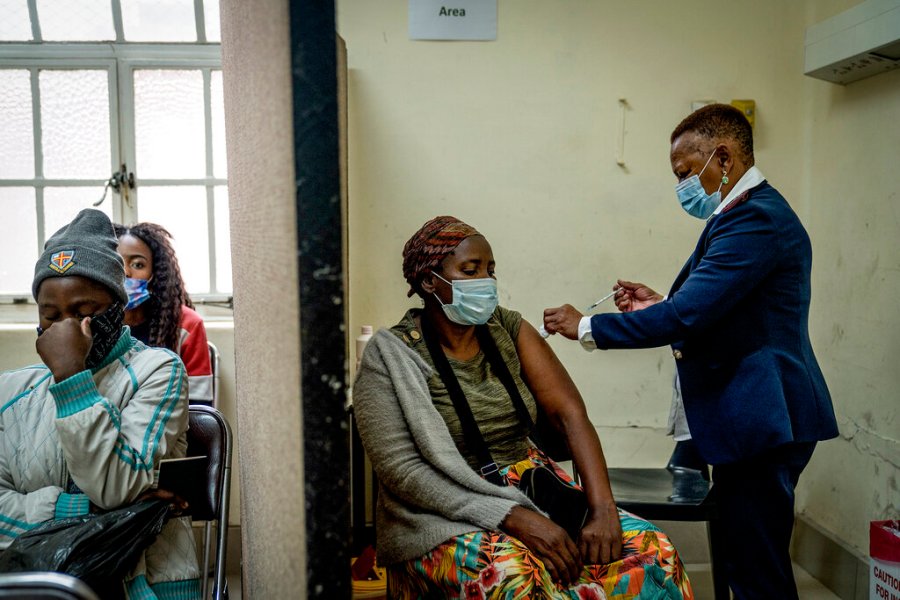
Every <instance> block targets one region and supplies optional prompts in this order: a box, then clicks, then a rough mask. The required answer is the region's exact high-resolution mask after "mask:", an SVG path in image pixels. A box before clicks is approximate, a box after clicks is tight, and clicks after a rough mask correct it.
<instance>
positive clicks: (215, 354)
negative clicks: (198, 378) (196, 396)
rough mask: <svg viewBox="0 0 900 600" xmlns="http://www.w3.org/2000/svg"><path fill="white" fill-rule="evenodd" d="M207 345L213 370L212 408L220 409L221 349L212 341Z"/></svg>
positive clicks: (210, 365)
mask: <svg viewBox="0 0 900 600" xmlns="http://www.w3.org/2000/svg"><path fill="white" fill-rule="evenodd" d="M206 345H207V347H208V348H209V367H210V369H211V370H212V407H213V408H219V385H220V374H219V360H220V359H219V349H218V348H216V345H215V344H213V343H212V342H210V341H207V342H206Z"/></svg>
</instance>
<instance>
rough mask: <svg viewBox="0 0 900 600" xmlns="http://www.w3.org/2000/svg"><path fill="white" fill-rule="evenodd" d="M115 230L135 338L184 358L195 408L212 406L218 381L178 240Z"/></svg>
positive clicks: (140, 229)
mask: <svg viewBox="0 0 900 600" xmlns="http://www.w3.org/2000/svg"><path fill="white" fill-rule="evenodd" d="M115 228H116V236H117V237H118V238H119V254H120V255H121V256H122V258H123V260H124V261H125V289H126V290H127V292H128V305H127V306H126V307H125V324H126V325H128V326H129V327H131V335H132V336H133V337H135V338H137V339H139V340H140V341H142V342H144V343H145V344H147V345H148V346H159V347H163V348H168V349H169V350H172V351H173V352H176V353H177V354H179V355H180V356H181V360H182V361H183V362H184V366H185V368H186V369H187V373H188V382H189V386H190V387H189V390H188V399H189V400H190V402H191V403H193V404H211V403H212V399H213V388H212V386H213V378H212V366H211V365H210V360H209V347H208V346H207V343H206V328H205V327H204V326H203V319H202V318H201V317H200V315H198V314H197V313H196V312H195V311H194V304H193V303H192V302H191V299H190V297H189V296H188V294H187V291H186V290H185V285H184V280H183V279H182V278H181V269H180V268H179V267H178V259H177V258H176V257H175V250H174V249H173V248H172V244H171V239H172V235H171V234H170V233H169V232H168V231H166V229H165V228H163V227H162V226H161V225H157V224H156V223H137V224H136V225H132V226H130V227H126V226H124V225H116V226H115Z"/></svg>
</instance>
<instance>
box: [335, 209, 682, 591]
mask: <svg viewBox="0 0 900 600" xmlns="http://www.w3.org/2000/svg"><path fill="white" fill-rule="evenodd" d="M494 266H495V264H494V255H493V251H492V249H491V246H490V244H488V242H487V240H486V239H485V238H484V236H482V235H481V234H479V233H478V231H476V230H475V229H474V228H472V227H471V226H469V225H467V224H465V223H463V222H461V221H459V220H458V219H456V218H454V217H449V216H444V217H436V218H434V219H432V220H430V221H428V222H427V223H425V225H423V226H422V228H421V229H419V231H418V232H416V233H415V234H414V235H413V236H412V237H411V238H410V239H409V241H408V242H407V243H406V245H405V246H404V248H403V275H404V277H405V278H406V281H407V283H409V286H410V290H409V292H408V294H407V295H412V294H413V293H415V294H418V295H419V296H420V297H421V298H422V301H423V304H424V306H423V308H421V309H413V310H410V311H408V312H407V313H406V315H404V317H403V318H402V319H401V320H400V322H399V323H398V324H397V325H395V326H394V327H392V328H391V329H390V330H386V329H382V330H380V331H378V332H377V333H376V334H375V335H374V336H373V337H372V339H371V340H370V341H369V343H368V344H367V346H366V351H365V353H364V354H363V358H362V362H361V363H360V368H359V372H358V375H357V379H356V382H355V383H354V385H353V409H354V414H355V416H356V419H357V424H358V426H359V433H360V437H361V438H362V442H363V445H364V446H365V448H366V452H367V453H368V455H369V458H370V459H371V460H372V465H373V466H374V468H375V472H376V474H377V475H378V481H379V485H380V491H379V494H378V506H377V508H376V521H377V526H376V535H377V540H376V548H377V553H378V559H379V562H380V563H381V564H382V566H385V567H387V571H388V588H389V589H390V590H391V594H392V597H395V598H547V599H573V600H575V599H581V598H607V597H609V598H616V599H619V600H629V599H632V598H651V597H652V598H659V599H662V598H669V599H672V600H683V599H685V598H692V597H693V593H692V591H691V585H690V583H689V581H688V578H687V575H686V574H685V572H684V568H683V566H682V564H681V560H680V559H679V557H678V554H677V553H676V551H675V548H674V547H673V546H672V544H671V542H669V540H668V538H667V536H666V535H665V534H664V533H663V532H661V531H659V530H658V529H657V528H656V527H654V526H653V525H652V524H650V523H648V522H647V521H644V520H643V519H639V518H637V517H635V516H634V515H630V514H628V513H625V512H623V511H619V510H617V508H616V506H615V503H614V501H613V497H612V493H611V491H610V486H609V479H608V476H607V473H606V463H605V460H604V458H603V451H602V449H601V447H600V441H599V439H598V438H597V433H596V430H595V429H594V426H593V425H592V424H591V422H590V420H589V419H588V417H587V411H586V409H585V406H584V402H583V401H582V399H581V396H580V394H579V393H578V390H577V389H576V388H575V384H574V383H573V382H572V380H571V379H570V378H569V375H568V373H566V371H565V368H564V367H563V366H562V364H561V363H560V362H559V359H557V358H556V356H555V355H554V353H553V350H552V349H551V348H550V346H549V345H548V344H547V343H546V342H545V341H544V340H543V339H541V337H540V335H539V334H538V332H537V330H535V329H534V327H532V326H531V325H530V324H529V323H528V322H527V321H525V320H524V319H522V316H521V315H520V314H519V313H517V312H515V311H512V310H508V309H506V308H503V307H501V306H498V304H497V281H496V279H495V277H494ZM465 407H468V408H467V409H466V408H465ZM538 409H542V410H543V412H544V414H546V416H547V420H548V421H549V423H550V424H552V425H553V426H554V428H555V429H556V431H557V433H558V434H560V435H562V436H563V437H564V438H565V440H566V443H567V445H568V447H569V448H570V450H571V453H572V455H573V458H574V462H575V465H576V466H577V468H578V471H579V472H580V473H581V474H582V476H583V480H584V492H585V494H584V495H585V497H586V500H587V504H588V506H589V510H588V512H587V514H586V516H583V515H584V512H581V513H580V515H579V519H578V520H577V522H576V523H575V524H574V526H572V527H569V528H568V529H566V528H564V527H562V526H561V525H563V524H564V523H561V522H562V521H563V520H565V516H566V515H562V518H559V515H558V518H559V521H560V523H557V522H554V521H552V520H550V519H549V518H548V517H547V516H545V514H544V513H543V512H542V511H541V510H540V509H539V508H538V507H537V505H536V504H535V503H534V502H532V500H531V499H529V497H527V496H525V495H524V494H523V493H522V492H521V491H520V490H519V489H518V488H519V485H520V483H521V482H522V481H524V480H525V479H527V478H528V477H529V476H531V475H535V474H536V473H537V472H540V473H546V471H545V470H543V469H544V468H549V469H551V470H552V471H553V472H555V473H556V475H557V477H558V478H559V479H561V480H562V481H564V482H565V483H561V484H560V485H562V486H564V487H563V489H567V490H571V488H572V487H576V486H575V483H574V482H573V481H572V478H571V477H570V476H569V475H568V474H567V473H566V472H565V471H563V470H562V469H561V468H559V467H558V466H557V465H556V464H555V463H554V462H553V461H552V460H551V459H550V458H549V457H548V456H547V455H546V454H545V453H544V452H543V451H542V450H541V447H540V444H539V443H536V442H537V441H538V440H537V437H538V436H536V435H535V430H534V429H532V425H533V423H534V422H535V420H536V415H537V411H538ZM473 430H474V431H473ZM545 441H546V440H545ZM535 469H540V471H535ZM566 485H568V487H566ZM582 517H583V518H582Z"/></svg>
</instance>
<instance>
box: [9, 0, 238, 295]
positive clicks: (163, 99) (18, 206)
mask: <svg viewBox="0 0 900 600" xmlns="http://www.w3.org/2000/svg"><path fill="white" fill-rule="evenodd" d="M218 24H219V16H218V1H217V0H80V1H79V2H71V0H0V215H3V218H2V219H0V253H2V254H0V255H2V256H6V257H8V258H9V257H15V259H14V260H9V259H7V260H3V261H0V297H3V298H6V299H15V298H28V297H30V289H31V278H32V276H33V267H34V262H35V261H36V260H37V257H38V255H39V253H40V250H41V248H42V247H43V243H44V241H45V240H46V239H47V237H49V236H50V235H52V234H53V233H54V232H55V231H56V230H57V229H58V228H59V227H61V226H62V225H63V224H65V223H67V222H68V221H70V220H71V219H72V217H74V215H75V214H76V213H77V212H78V211H79V210H81V209H82V208H85V207H90V206H95V207H96V208H98V209H100V210H103V211H105V212H106V213H107V214H109V215H110V217H111V218H112V219H113V220H114V221H116V222H120V223H125V224H130V223H135V222H139V221H152V222H155V223H159V224H161V225H163V226H164V227H165V228H166V229H168V230H169V232H170V233H171V234H172V235H173V238H174V245H175V250H176V253H177V255H178V260H179V263H180V265H181V269H182V273H183V275H184V278H185V280H186V282H187V286H188V291H189V292H190V293H191V294H192V296H194V298H195V299H201V300H202V299H207V300H210V301H216V300H227V299H228V298H229V297H230V295H231V290H232V283H231V253H230V237H229V225H228V185H227V173H226V166H225V126H224V111H223V101H222V71H221V58H220V49H219V29H218Z"/></svg>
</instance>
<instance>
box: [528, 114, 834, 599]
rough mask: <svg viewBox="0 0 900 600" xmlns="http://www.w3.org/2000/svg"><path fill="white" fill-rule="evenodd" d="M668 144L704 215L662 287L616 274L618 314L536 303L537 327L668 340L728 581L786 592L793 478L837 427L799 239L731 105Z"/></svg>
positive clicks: (606, 338) (695, 119) (739, 590)
mask: <svg viewBox="0 0 900 600" xmlns="http://www.w3.org/2000/svg"><path fill="white" fill-rule="evenodd" d="M671 143H672V148H671V154H670V158H671V162H672V171H673V172H674V173H675V176H676V177H677V179H678V185H677V186H676V195H677V196H678V199H679V201H680V202H681V204H682V206H683V207H684V209H685V210H686V211H687V212H688V213H689V214H691V215H692V216H695V217H698V218H701V219H707V223H706V227H705V228H704V230H703V233H702V234H701V236H700V239H699V241H698V242H697V247H696V248H695V250H694V253H693V255H692V256H691V257H690V258H689V259H688V261H687V263H686V264H685V265H684V268H682V270H681V273H679V274H678V277H676V279H675V282H674V283H673V284H672V288H671V290H670V291H669V294H668V296H666V297H663V296H661V295H660V294H657V293H656V292H654V291H653V290H651V289H650V288H648V287H647V286H645V285H643V284H640V283H632V282H628V281H622V280H620V281H618V282H617V284H616V285H615V286H614V289H615V291H616V294H615V298H616V305H617V306H618V307H619V309H620V310H621V311H622V312H620V313H618V314H599V315H593V316H590V317H586V316H583V315H582V314H581V313H580V312H578V311H577V310H576V309H575V308H573V307H572V306H571V305H569V304H566V305H564V306H561V307H559V308H550V309H547V310H545V311H544V327H545V329H546V330H547V331H548V332H549V333H560V334H562V335H564V336H565V337H567V338H570V339H573V340H574V339H577V340H579V341H581V343H582V345H584V346H585V347H587V348H594V347H596V348H600V349H604V350H605V349H617V348H652V347H657V346H664V345H671V347H672V355H673V356H674V357H675V362H676V366H677V372H678V379H679V382H680V389H681V397H682V401H683V405H684V412H685V415H686V416H687V423H688V427H689V428H690V433H691V436H692V438H693V440H694V442H695V444H696V446H697V448H698V450H699V452H700V454H701V456H702V457H703V458H704V459H705V460H706V461H707V462H708V463H710V464H712V465H713V482H714V484H715V486H714V490H715V494H716V501H717V502H718V505H719V507H720V511H721V517H722V520H723V523H724V528H725V532H726V535H727V536H728V538H729V540H730V542H731V546H730V548H729V550H728V552H727V556H728V559H727V565H726V567H727V573H728V582H729V586H730V587H731V589H732V591H733V592H734V595H735V598H738V599H743V598H766V599H770V598H797V587H796V584H795V582H794V577H793V573H792V570H791V559H790V555H789V547H790V539H791V531H792V529H793V524H794V488H795V487H796V485H797V481H798V479H799V477H800V473H801V472H802V471H803V469H804V467H805V466H806V464H807V463H808V462H809V459H810V457H811V456H812V453H813V450H814V448H815V445H816V442H817V441H819V440H826V439H830V438H833V437H836V436H837V434H838V430H837V423H836V421H835V417H834V409H833V407H832V404H831V397H830V395H829V393H828V388H827V386H826V385H825V379H824V378H823V376H822V372H821V370H820V369H819V365H818V363H817V362H816V358H815V355H814V354H813V350H812V346H811V344H810V339H809V331H808V320H809V302H810V270H811V265H812V249H811V246H810V242H809V236H808V235H807V233H806V230H805V229H804V228H803V225H802V224H801V223H800V220H799V219H798V218H797V215H796V214H795V213H794V211H793V210H791V207H790V206H789V205H788V203H787V201H786V200H785V199H784V198H783V197H782V196H781V194H779V193H778V191H777V190H775V188H773V187H772V186H771V185H769V183H768V182H767V181H766V180H765V178H764V177H763V175H762V173H760V171H759V169H757V168H756V167H755V166H754V159H753V137H752V129H751V127H750V124H749V123H748V122H747V119H746V118H745V117H744V115H743V114H742V113H741V112H740V111H739V110H738V109H736V108H734V107H732V106H728V105H724V104H713V105H709V106H705V107H703V108H701V109H699V110H697V111H695V112H694V113H692V114H691V115H689V116H688V117H687V118H685V119H684V120H683V121H682V122H681V123H680V124H679V125H678V127H676V128H675V130H674V131H673V132H672V136H671Z"/></svg>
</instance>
